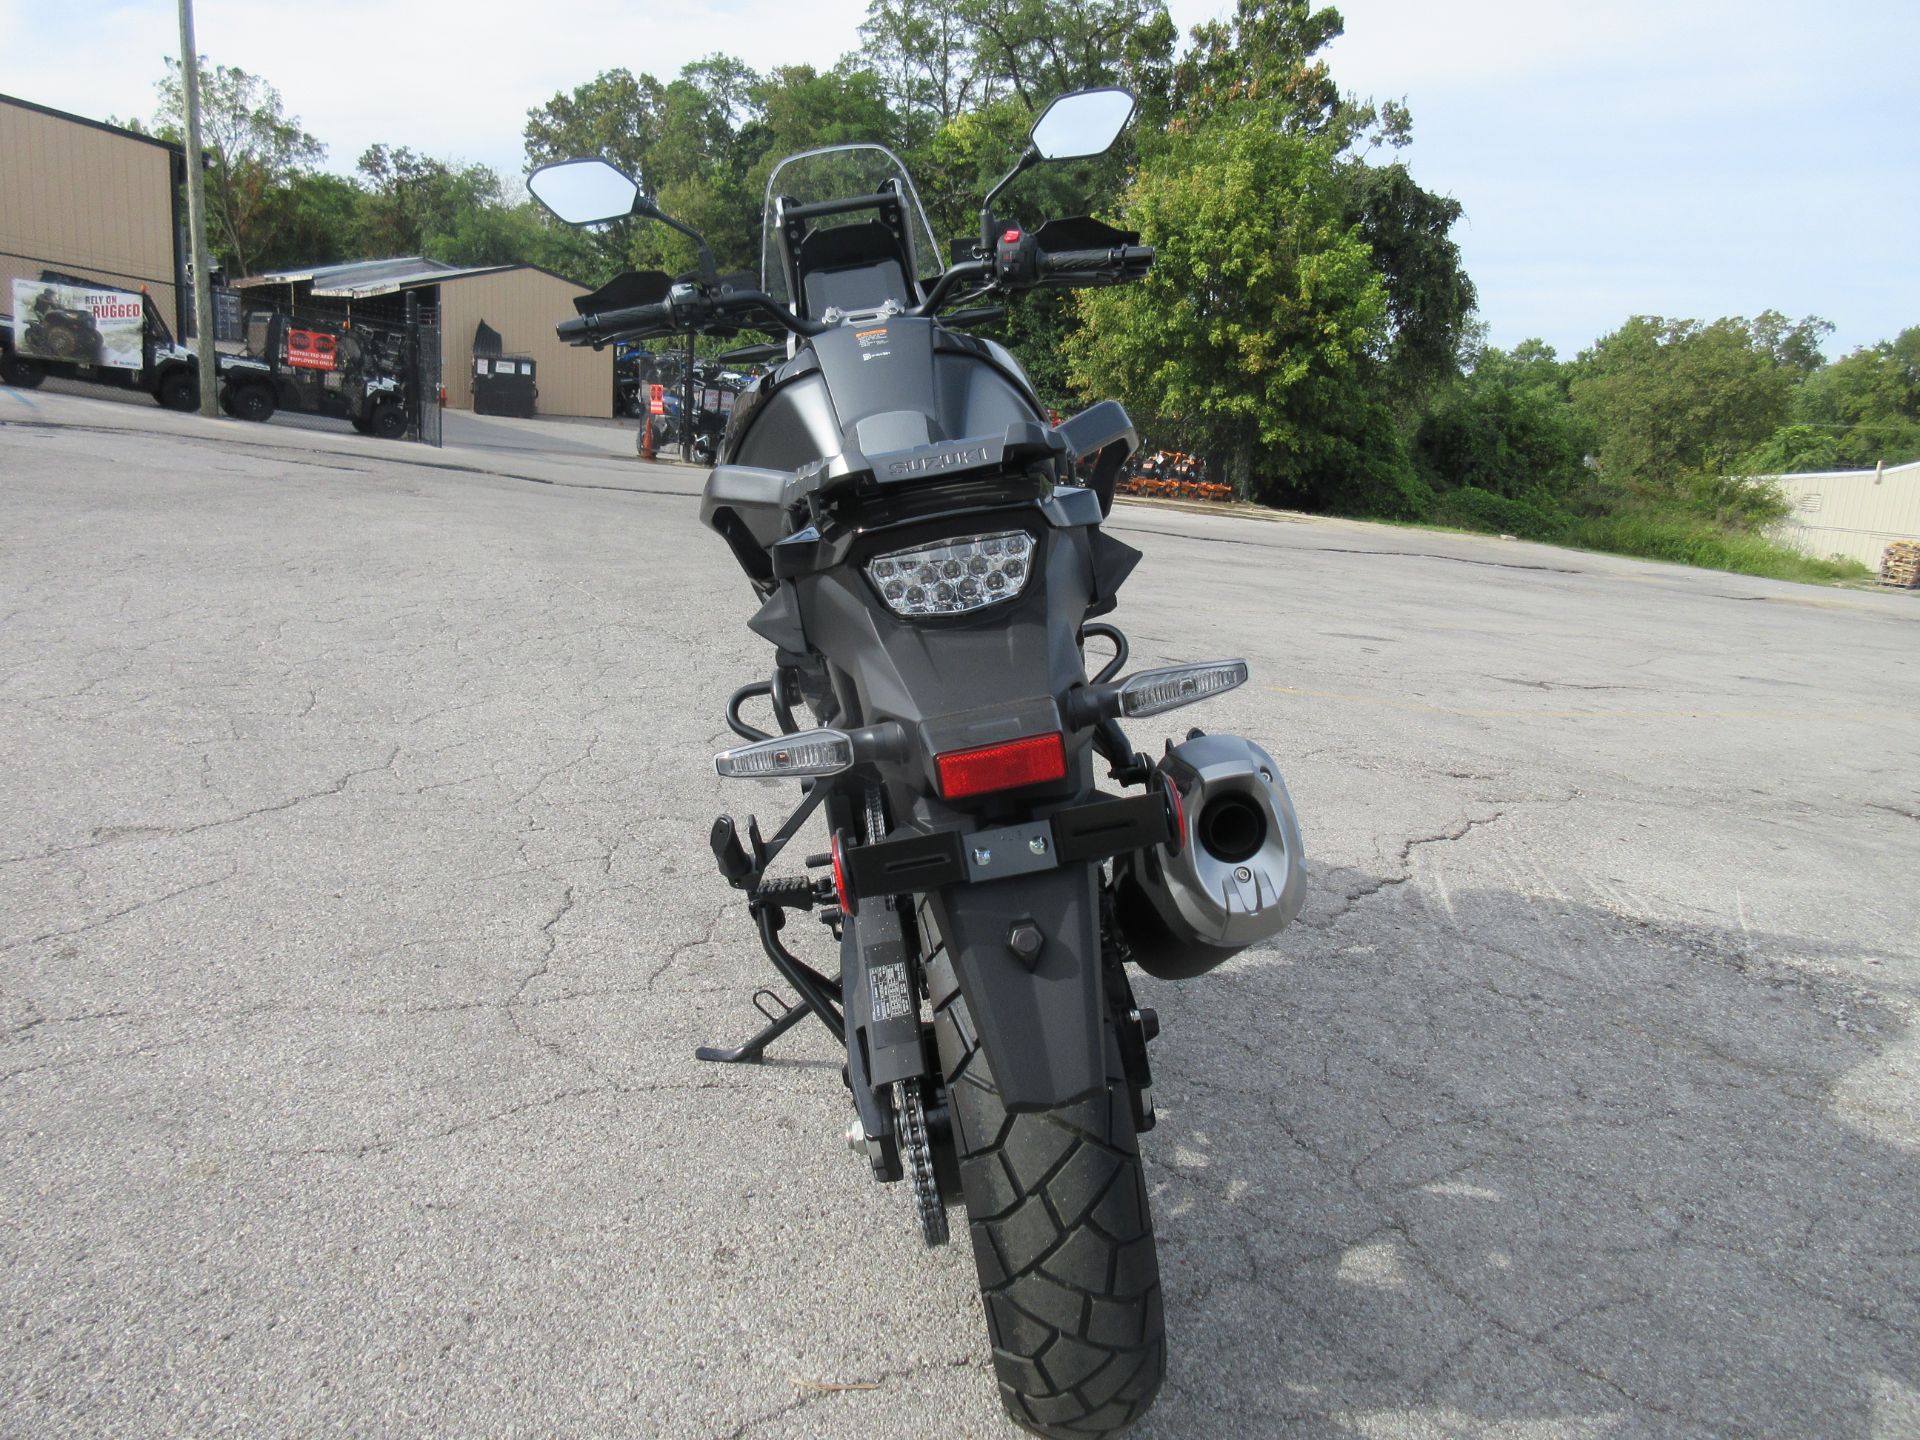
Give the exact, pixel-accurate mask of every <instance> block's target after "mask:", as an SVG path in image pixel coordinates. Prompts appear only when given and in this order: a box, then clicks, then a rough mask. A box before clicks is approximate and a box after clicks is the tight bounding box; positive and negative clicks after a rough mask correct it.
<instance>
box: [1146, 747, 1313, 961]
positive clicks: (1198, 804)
mask: <svg viewBox="0 0 1920 1440" xmlns="http://www.w3.org/2000/svg"><path fill="white" fill-rule="evenodd" d="M1156 769H1157V773H1159V774H1160V775H1161V776H1163V777H1164V778H1165V781H1166V783H1168V784H1169V785H1171V786H1172V787H1173V790H1174V793H1175V794H1177V795H1178V797H1179V806H1178V809H1179V811H1180V818H1179V826H1178V829H1179V832H1180V833H1179V834H1178V835H1176V836H1175V837H1174V839H1173V840H1172V841H1171V842H1169V843H1168V844H1165V845H1157V846H1155V847H1153V848H1152V849H1150V850H1142V851H1138V852H1136V853H1135V854H1133V855H1129V856H1127V857H1126V858H1125V859H1124V860H1122V861H1120V862H1119V866H1118V869H1117V872H1116V874H1115V883H1114V890H1115V900H1116V903H1117V906H1118V912H1119V920H1120V927H1121V930H1122V932H1123V933H1124V934H1125V936H1126V939H1127V945H1128V948H1129V949H1130V950H1131V951H1132V954H1133V958H1134V960H1135V961H1136V962H1137V963H1138V964H1139V966H1140V968H1141V969H1143V970H1145V971H1146V972H1147V973H1148V974H1149V975H1153V976H1157V977H1158V978H1160V979H1162V980H1186V979H1191V978H1192V977H1193V976H1195V975H1201V974H1204V973H1205V972H1207V971H1208V970H1211V969H1212V968H1213V967H1214V966H1216V965H1218V964H1219V963H1220V962H1221V961H1223V960H1226V959H1228V958H1230V957H1232V956H1234V955H1237V954H1238V953H1239V952H1240V951H1242V950H1244V949H1246V947H1247V946H1249V945H1254V944H1258V943H1259V942H1260V941H1262V940H1267V939H1271V938H1272V937H1273V936H1275V935H1277V934H1279V933H1280V932H1281V931H1282V930H1284V929H1285V928H1286V927H1287V925H1288V924H1289V923H1290V922H1291V921H1292V920H1293V917H1294V916H1296V915H1298V914H1299V913H1300V907H1301V905H1302V904H1303V903H1304V902H1305V900H1306V894H1307V866H1306V859H1305V856H1304V855H1303V853H1302V851H1301V845H1300V823H1299V821H1298V820H1297V819H1295V817H1294V813H1293V801H1292V799H1291V798H1290V797H1289V796H1288V794H1287V787H1286V782H1285V781H1283V780H1282V779H1281V778H1280V770H1279V767H1278V766H1276V765H1275V764H1274V763H1273V757H1272V756H1270V755H1268V754H1267V752H1266V751H1264V750H1262V749H1261V748H1260V747H1259V746H1258V745H1255V744H1254V743H1253V742H1252V741H1251V740H1245V739H1242V738H1241V737H1240V736H1238V735H1195V736H1194V737H1193V738H1192V739H1190V740H1188V741H1186V742H1185V743H1184V744H1181V745H1176V746H1175V747H1174V748H1173V749H1171V750H1169V751H1168V752H1167V754H1166V756H1165V758H1164V759H1162V760H1161V762H1160V764H1159V765H1158V767H1156Z"/></svg>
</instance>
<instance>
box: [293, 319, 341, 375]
mask: <svg viewBox="0 0 1920 1440" xmlns="http://www.w3.org/2000/svg"><path fill="white" fill-rule="evenodd" d="M339 346H340V342H339V341H338V340H337V339H335V338H334V337H333V336H331V335H329V334H327V332H326V331H324V330H291V329H290V330H288V331H287V364H289V365H292V366H294V367H295V368H296V369H300V370H331V369H333V366H334V357H335V355H336V354H337V353H338V352H339Z"/></svg>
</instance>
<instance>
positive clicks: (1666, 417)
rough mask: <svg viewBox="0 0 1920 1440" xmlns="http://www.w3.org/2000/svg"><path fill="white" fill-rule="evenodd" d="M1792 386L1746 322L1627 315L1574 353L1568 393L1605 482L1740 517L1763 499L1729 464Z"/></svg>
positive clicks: (1761, 435)
mask: <svg viewBox="0 0 1920 1440" xmlns="http://www.w3.org/2000/svg"><path fill="white" fill-rule="evenodd" d="M1792 389H1793V371H1792V369H1791V368H1790V367H1789V366H1787V365H1783V364H1781V363H1780V362H1779V361H1778V360H1777V359H1776V358H1775V356H1774V354H1773V351H1772V350H1771V348H1769V346H1768V345H1767V344H1765V343H1763V341H1762V340H1760V339H1758V338H1756V336H1755V333H1754V330H1753V327H1752V326H1751V325H1749V324H1748V322H1747V321H1745V320H1742V319H1739V318H1729V319H1722V320H1716V321H1714V322H1712V323H1711V324H1706V325H1703V324H1701V323H1700V322H1698V321H1694V320H1666V319H1662V318H1661V317H1659V316H1654V315H1636V316H1635V317H1633V318H1632V319H1631V320H1629V321H1628V322H1627V323H1626V324H1625V325H1623V326H1621V327H1620V328H1619V329H1618V330H1616V331H1614V332H1613V333H1612V334H1611V335H1607V336H1605V337H1603V338H1602V339H1601V340H1600V341H1599V343H1598V344H1596V345H1595V346H1594V348H1593V349H1591V350H1589V351H1587V352H1585V353H1584V354H1583V355H1582V356H1581V357H1580V362H1579V374H1578V376H1577V378H1576V379H1575V380H1574V381H1573V384H1572V396H1573V402H1574V404H1575V406H1576V407H1577V408H1578V409H1579V411H1580V413H1581V414H1582V415H1583V416H1584V417H1585V418H1586V419H1587V420H1588V421H1589V422H1590V423H1591V424H1592V425H1593V427H1594V432H1595V435H1596V438H1597V449H1596V458H1597V460H1598V463H1599V471H1600V477H1601V479H1602V480H1603V481H1604V482H1605V483H1606V484H1608V485H1610V486H1613V487H1615V488H1616V489H1618V490H1620V491H1622V492H1624V493H1625V494H1626V495H1629V496H1631V497H1634V498H1637V499H1640V500H1642V501H1648V500H1652V501H1664V502H1675V501H1678V502H1681V503H1683V504H1686V505H1688V506H1690V507H1691V508H1693V509H1695V510H1697V511H1700V512H1701V513H1704V514H1707V515H1710V516H1712V517H1713V518H1715V519H1718V520H1722V521H1724V522H1728V523H1739V522H1741V521H1743V520H1747V519H1754V518H1760V516H1761V515H1762V513H1763V512H1766V511H1769V510H1770V508H1771V507H1770V506H1769V505H1768V504H1767V503H1765V502H1764V500H1763V498H1762V496H1761V492H1759V491H1758V490H1757V489H1756V488H1755V487H1750V486H1746V485H1745V484H1744V482H1742V481H1738V480H1731V479H1729V478H1728V472H1729V471H1730V470H1733V469H1735V468H1737V461H1738V460H1739V458H1740V457H1742V456H1743V455H1745V454H1747V453H1748V452H1750V451H1751V450H1753V448H1754V447H1755V446H1757V445H1759V444H1760V443H1761V442H1762V441H1763V440H1765V439H1767V438H1768V437H1769V436H1771V435H1772V434H1773V433H1774V431H1775V430H1777V429H1778V428H1779V427H1780V425H1781V424H1782V423H1783V422H1784V421H1785V420H1786V418H1787V410H1788V405H1789V403H1790V401H1791V397H1792Z"/></svg>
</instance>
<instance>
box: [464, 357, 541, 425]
mask: <svg viewBox="0 0 1920 1440" xmlns="http://www.w3.org/2000/svg"><path fill="white" fill-rule="evenodd" d="M533 382H534V367H533V357H532V356H531V355H476V356H474V357H473V413H474V414H476V415H518V416H520V417H522V418H523V419H525V418H531V417H532V415H533V402H534V401H535V400H537V399H539V398H540V387H539V386H537V385H535V384H534V383H533Z"/></svg>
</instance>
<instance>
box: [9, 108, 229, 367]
mask: <svg viewBox="0 0 1920 1440" xmlns="http://www.w3.org/2000/svg"><path fill="white" fill-rule="evenodd" d="M185 180H186V152H185V151H184V150H182V149H181V148H180V147H179V146H178V145H170V144H168V143H167V142H166V141H164V140H156V139H154V138H153V137H152V136H150V135H140V134H136V133H135V132H134V131H132V130H123V129H121V128H120V127H119V126H117V125H105V124H102V123H101V122H100V121H98V120H89V119H87V118H86V117H85V116H82V115H69V114H68V113H67V112H66V111H64V110H52V109H49V108H47V107H46V106H44V105H36V104H34V103H33V102H32V101H30V100H19V99H16V98H14V97H13V96H11V95H0V311H4V310H7V309H9V308H11V303H12V296H13V282H14V281H15V280H16V279H26V280H37V279H38V278H39V277H40V272H41V271H42V270H57V271H61V272H63V273H65V274H70V275H78V276H81V277H82V278H84V279H88V280H97V281H98V282H100V283H101V284H102V285H107V286H110V287H112V288H114V289H117V290H138V289H140V287H141V286H143V285H144V286H145V287H146V288H147V291H148V293H149V294H151V295H152V296H153V300H154V303H155V304H156V305H158V306H159V307H160V313H161V314H162V315H163V316H165V317H166V318H167V320H168V322H169V323H170V324H171V326H172V328H173V330H174V332H175V333H176V334H184V333H185V332H186V331H187V329H188V328H189V325H188V323H187V322H188V321H189V320H190V319H191V318H192V317H191V313H190V312H191V310H192V306H190V305H185V304H183V300H184V296H185V294H186V291H187V267H186V257H185V254H184V246H183V243H182V241H183V236H184V219H183V216H182V213H181V200H180V187H181V185H182V184H183V183H184V181H185Z"/></svg>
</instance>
